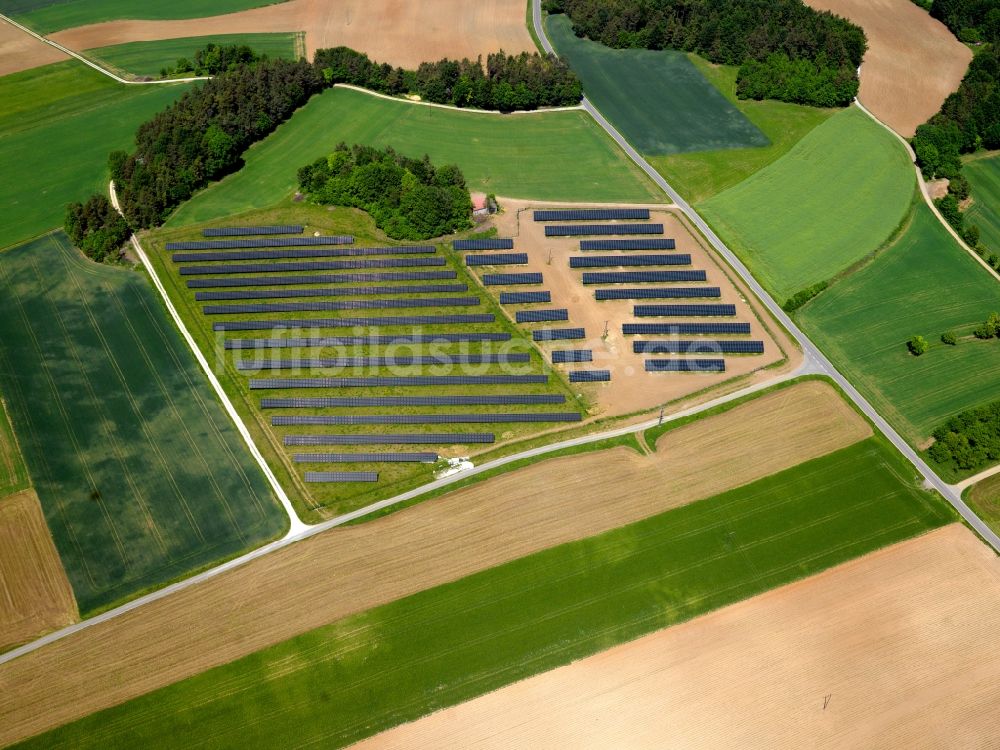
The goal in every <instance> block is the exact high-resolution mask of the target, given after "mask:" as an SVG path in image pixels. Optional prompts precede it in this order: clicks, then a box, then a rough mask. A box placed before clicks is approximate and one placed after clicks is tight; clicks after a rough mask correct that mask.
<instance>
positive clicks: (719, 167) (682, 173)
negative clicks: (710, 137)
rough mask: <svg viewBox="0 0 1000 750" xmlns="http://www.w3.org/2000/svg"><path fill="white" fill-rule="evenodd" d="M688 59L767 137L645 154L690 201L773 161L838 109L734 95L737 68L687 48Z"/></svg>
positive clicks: (729, 185) (704, 196) (730, 185)
mask: <svg viewBox="0 0 1000 750" xmlns="http://www.w3.org/2000/svg"><path fill="white" fill-rule="evenodd" d="M688 59H690V60H691V62H692V63H693V64H694V66H695V67H696V68H698V70H700V71H701V73H702V75H704V76H705V78H706V79H708V81H709V82H710V83H712V85H714V86H715V87H716V88H717V89H719V91H721V92H722V94H723V95H724V96H725V97H726V98H727V99H728V100H729V101H730V102H731V103H732V104H733V106H735V107H736V108H737V109H738V110H739V111H740V112H742V113H743V114H744V115H746V117H747V119H748V120H750V122H752V123H753V124H754V125H756V126H757V127H758V128H759V129H760V130H761V132H763V133H764V135H766V136H767V138H768V140H769V141H770V142H771V145H769V146H763V147H756V148H730V149H724V150H721V151H702V152H695V153H687V154H670V155H668V156H650V157H648V161H649V163H650V164H652V165H653V166H654V167H656V169H657V171H658V172H659V173H660V174H662V175H663V176H664V177H666V178H667V181H668V182H670V184H671V185H672V186H673V187H674V189H676V190H677V191H678V192H679V193H680V194H681V195H683V196H684V197H685V198H686V199H687V200H688V201H689V202H690V203H700V202H702V201H704V200H707V199H708V198H711V197H712V196H713V195H717V194H718V193H721V192H722V191H723V190H727V189H729V188H731V187H733V186H734V185H737V184H739V183H740V182H742V181H743V180H745V179H746V178H747V177H749V176H750V175H752V174H753V173H754V172H758V171H760V170H761V169H763V168H764V167H766V166H767V165H768V164H771V163H772V162H775V161H777V160H778V159H780V158H781V157H782V156H784V155H785V154H787V153H788V152H789V150H791V148H792V147H793V146H794V145H795V144H796V143H798V142H799V141H801V140H802V139H803V138H804V137H805V136H806V134H807V133H809V132H810V131H811V130H812V129H813V128H815V127H816V126H818V125H820V124H821V123H823V122H825V121H826V120H827V119H829V118H830V117H832V116H833V115H835V114H836V113H837V112H838V111H839V110H836V109H819V108H817V107H803V106H800V105H798V104H787V103H785V102H777V101H771V100H766V101H761V102H756V101H753V100H751V99H737V98H736V72H737V70H738V68H736V67H735V66H732V65H713V64H712V63H709V62H707V61H706V60H704V59H702V58H700V57H698V56H697V55H694V54H689V55H688Z"/></svg>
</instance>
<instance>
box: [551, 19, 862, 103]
mask: <svg viewBox="0 0 1000 750" xmlns="http://www.w3.org/2000/svg"><path fill="white" fill-rule="evenodd" d="M545 7H546V9H547V10H548V11H549V12H550V13H566V14H567V15H568V16H569V17H570V19H571V20H572V22H573V30H574V32H575V33H576V34H577V36H585V37H588V38H590V39H593V40H594V41H598V42H601V43H602V44H605V45H607V46H609V47H616V48H644V49H676V50H682V51H684V52H697V53H698V54H699V55H702V56H703V57H706V58H707V59H708V60H710V61H712V62H714V63H722V64H725V65H739V66H740V70H739V73H738V76H737V94H738V95H739V96H741V97H744V98H754V99H761V98H772V99H780V100H782V101H792V102H796V103H799V104H810V105H814V106H844V105H847V104H849V103H850V102H851V100H852V99H853V98H854V96H855V94H856V93H857V90H858V77H857V68H858V66H859V65H860V64H861V59H862V58H863V57H864V54H865V50H866V49H867V40H866V38H865V34H864V31H862V29H861V28H860V27H859V26H856V25H854V24H852V23H851V22H850V21H847V20H846V19H844V18H841V17H839V16H835V15H833V14H832V13H829V12H825V11H824V12H820V11H816V10H813V9H812V8H809V7H808V6H806V5H805V4H804V3H803V2H801V0H546V2H545Z"/></svg>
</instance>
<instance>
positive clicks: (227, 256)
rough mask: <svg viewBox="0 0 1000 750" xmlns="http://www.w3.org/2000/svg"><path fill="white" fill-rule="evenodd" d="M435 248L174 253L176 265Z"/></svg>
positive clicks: (421, 252)
mask: <svg viewBox="0 0 1000 750" xmlns="http://www.w3.org/2000/svg"><path fill="white" fill-rule="evenodd" d="M434 252H435V250H434V248H433V247H431V246H429V245H426V246H422V247H348V248H337V249H335V250H330V249H326V248H310V249H306V250H244V251H241V252H229V253H174V255H173V257H172V260H173V261H174V263H195V262H199V261H232V260H280V259H281V258H341V257H345V258H346V257H352V256H366V255H429V254H432V253H434Z"/></svg>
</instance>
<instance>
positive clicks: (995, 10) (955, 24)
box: [930, 0, 1000, 44]
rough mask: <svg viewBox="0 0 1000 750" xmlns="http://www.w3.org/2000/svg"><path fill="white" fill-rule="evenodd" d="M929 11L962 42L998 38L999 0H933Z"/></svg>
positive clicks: (999, 25)
mask: <svg viewBox="0 0 1000 750" xmlns="http://www.w3.org/2000/svg"><path fill="white" fill-rule="evenodd" d="M930 11H931V15H932V16H934V18H936V19H938V20H939V21H941V23H943V24H944V25H945V26H947V27H948V28H949V29H951V32H952V33H953V34H954V35H955V36H957V37H958V38H959V39H960V40H962V41H963V42H967V43H969V44H976V43H978V42H991V43H996V42H997V41H998V40H1000V0H934V2H932V3H931V4H930Z"/></svg>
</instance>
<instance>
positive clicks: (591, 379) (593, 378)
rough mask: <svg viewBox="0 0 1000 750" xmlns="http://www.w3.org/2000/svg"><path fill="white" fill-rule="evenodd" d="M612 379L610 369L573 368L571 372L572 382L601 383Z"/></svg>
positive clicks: (570, 378)
mask: <svg viewBox="0 0 1000 750" xmlns="http://www.w3.org/2000/svg"><path fill="white" fill-rule="evenodd" d="M608 380H611V371H610V370H573V371H572V372H570V374H569V382H571V383H601V382H606V381H608Z"/></svg>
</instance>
